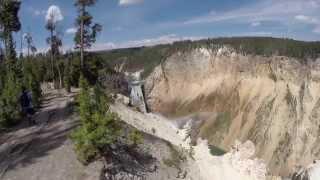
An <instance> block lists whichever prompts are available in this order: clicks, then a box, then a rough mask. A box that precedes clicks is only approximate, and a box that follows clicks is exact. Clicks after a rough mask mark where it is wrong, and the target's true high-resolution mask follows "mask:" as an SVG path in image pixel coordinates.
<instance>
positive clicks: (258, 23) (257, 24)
mask: <svg viewBox="0 0 320 180" xmlns="http://www.w3.org/2000/svg"><path fill="white" fill-rule="evenodd" d="M260 25H261V22H252V23H251V26H252V27H257V26H260Z"/></svg>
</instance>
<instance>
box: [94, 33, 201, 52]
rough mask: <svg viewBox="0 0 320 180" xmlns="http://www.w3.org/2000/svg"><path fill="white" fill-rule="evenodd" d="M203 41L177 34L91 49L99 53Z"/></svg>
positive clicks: (104, 44)
mask: <svg viewBox="0 0 320 180" xmlns="http://www.w3.org/2000/svg"><path fill="white" fill-rule="evenodd" d="M199 39H203V37H192V36H190V37H179V36H177V35H175V34H169V35H164V36H160V37H156V38H150V39H142V40H135V41H128V42H123V43H112V42H110V43H100V44H95V45H93V47H92V48H91V51H99V50H108V49H121V48H131V47H141V46H154V45H158V44H171V43H173V42H176V41H183V40H191V41H194V40H199Z"/></svg>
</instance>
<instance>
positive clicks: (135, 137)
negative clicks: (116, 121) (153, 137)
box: [128, 130, 143, 147]
mask: <svg viewBox="0 0 320 180" xmlns="http://www.w3.org/2000/svg"><path fill="white" fill-rule="evenodd" d="M128 140H129V143H130V144H131V145H132V146H133V147H137V146H138V145H139V144H142V143H143V135H142V133H141V132H140V131H138V130H132V131H131V132H130V134H129V136H128Z"/></svg>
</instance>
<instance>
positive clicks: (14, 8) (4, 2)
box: [0, 0, 21, 61]
mask: <svg viewBox="0 0 320 180" xmlns="http://www.w3.org/2000/svg"><path fill="white" fill-rule="evenodd" d="M20 5H21V2H20V1H19V0H1V1H0V11H1V13H0V30H1V35H0V37H1V38H2V39H3V41H4V46H5V57H6V59H7V60H11V61H12V60H14V59H16V52H15V43H14V39H13V36H12V33H13V32H18V31H19V30H20V28H21V23H20V20H19V17H18V12H19V10H20Z"/></svg>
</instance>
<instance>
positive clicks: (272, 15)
mask: <svg viewBox="0 0 320 180" xmlns="http://www.w3.org/2000/svg"><path fill="white" fill-rule="evenodd" d="M318 7H319V2H318V1H315V0H264V1H259V2H258V3H254V4H250V5H248V6H245V7H241V8H238V9H235V10H231V11H227V12H222V13H211V12H210V13H208V14H206V15H203V16H199V17H194V18H192V19H189V20H187V21H185V22H184V24H199V23H213V22H219V21H233V22H244V23H248V22H249V23H251V22H258V21H275V22H282V23H287V22H288V21H289V20H290V19H292V17H294V16H295V15H297V14H305V13H309V14H312V13H314V14H318V11H319V9H318ZM318 15H319V14H318Z"/></svg>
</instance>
